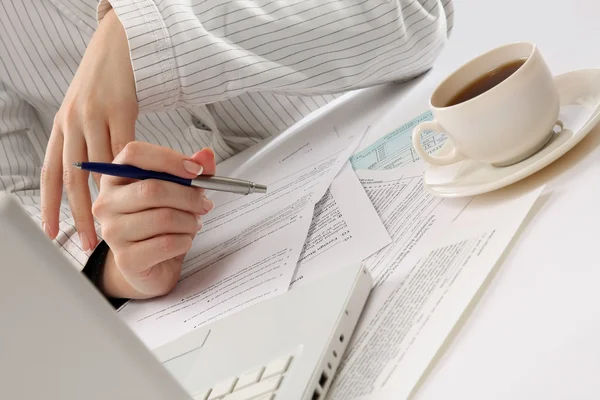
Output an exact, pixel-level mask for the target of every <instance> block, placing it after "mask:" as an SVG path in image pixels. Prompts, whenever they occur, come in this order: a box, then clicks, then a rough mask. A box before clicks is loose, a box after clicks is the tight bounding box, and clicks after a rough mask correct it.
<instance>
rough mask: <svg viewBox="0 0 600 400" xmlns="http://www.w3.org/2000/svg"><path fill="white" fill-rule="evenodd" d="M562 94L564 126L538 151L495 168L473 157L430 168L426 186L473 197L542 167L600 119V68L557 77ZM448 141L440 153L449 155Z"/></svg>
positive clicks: (444, 194) (442, 193) (445, 194)
mask: <svg viewBox="0 0 600 400" xmlns="http://www.w3.org/2000/svg"><path fill="white" fill-rule="evenodd" d="M554 82H555V83H556V86H557V88H558V93H559V95H560V114H559V117H558V118H559V120H560V121H562V123H563V128H562V129H561V130H560V131H559V132H556V133H555V134H554V135H553V137H552V138H551V139H550V141H549V142H548V143H547V144H546V145H545V146H544V147H543V148H542V149H541V150H539V151H538V152H537V153H535V154H534V155H532V156H531V157H529V158H527V159H526V160H523V161H521V162H519V163H517V164H513V165H510V166H507V167H493V166H491V165H489V164H485V163H481V162H479V161H474V160H462V161H459V162H457V163H454V164H451V165H447V166H433V165H430V166H428V167H427V170H426V171H425V175H424V178H423V180H424V183H425V188H426V189H427V190H428V191H429V192H430V193H432V194H434V195H436V196H439V197H464V196H474V195H478V194H482V193H486V192H491V191H493V190H497V189H500V188H502V187H505V186H508V185H510V184H512V183H515V182H517V181H519V180H521V179H523V178H526V177H527V176H529V175H531V174H533V173H535V172H537V171H539V170H541V169H542V168H544V167H546V166H547V165H549V164H550V163H552V162H554V161H556V160H557V159H558V158H560V157H561V156H562V155H563V154H565V153H566V152H567V151H569V150H571V149H572V148H573V147H574V146H575V145H576V144H577V143H579V142H580V141H581V139H583V138H584V137H585V136H586V135H587V134H588V133H589V132H590V131H591V130H592V129H593V128H594V126H595V125H596V124H597V123H598V121H599V120H600V68H594V69H582V70H576V71H571V72H567V73H565V74H561V75H557V76H555V77H554ZM449 146H450V145H449V144H448V143H446V144H445V145H444V146H442V148H440V149H439V150H438V151H437V153H438V154H439V155H444V154H448V153H449V151H451V150H450V149H449Z"/></svg>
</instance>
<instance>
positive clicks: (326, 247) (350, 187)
mask: <svg viewBox="0 0 600 400" xmlns="http://www.w3.org/2000/svg"><path fill="white" fill-rule="evenodd" d="M390 243H391V238H390V235H389V234H388V232H387V230H386V228H385V226H384V225H383V223H382V221H381V220H380V218H379V216H378V215H377V212H376V211H375V208H373V204H371V201H370V200H369V198H368V197H367V194H366V193H365V190H364V189H363V187H362V186H361V184H360V182H359V180H358V178H357V176H356V174H355V173H354V171H353V170H352V167H351V165H350V163H346V165H345V166H344V168H343V169H342V171H341V172H340V174H339V175H338V176H337V177H336V178H335V179H334V181H333V182H332V183H331V186H330V187H329V189H328V190H327V192H326V193H325V195H324V196H323V198H322V199H321V200H320V201H319V202H318V203H317V205H316V206H315V213H314V216H313V219H312V222H311V225H310V229H309V232H308V237H307V239H306V242H305V243H304V248H303V249H302V254H301V255H300V258H299V262H298V265H297V270H296V273H295V274H294V278H293V280H292V285H297V284H299V283H300V282H302V283H304V282H307V281H310V280H313V279H316V278H319V277H320V276H322V275H323V274H324V273H327V272H328V271H329V270H330V268H328V267H335V266H343V265H347V264H350V263H353V262H357V261H361V260H364V259H366V258H367V257H369V256H371V255H372V254H373V253H375V252H377V251H378V250H380V249H382V248H383V247H385V246H387V245H388V244H390Z"/></svg>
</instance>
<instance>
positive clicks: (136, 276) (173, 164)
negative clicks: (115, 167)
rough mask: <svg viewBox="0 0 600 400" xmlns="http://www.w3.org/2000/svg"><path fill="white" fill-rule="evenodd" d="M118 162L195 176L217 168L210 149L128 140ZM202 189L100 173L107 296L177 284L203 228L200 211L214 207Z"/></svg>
mask: <svg viewBox="0 0 600 400" xmlns="http://www.w3.org/2000/svg"><path fill="white" fill-rule="evenodd" d="M114 162H115V163H117V164H129V165H134V166H136V167H139V168H143V169H149V170H153V171H159V172H166V173H169V174H173V175H177V176H180V177H182V178H194V177H195V176H197V175H198V172H199V171H202V170H204V173H203V174H205V175H213V174H214V173H215V158H214V153H213V152H212V151H211V150H209V149H204V150H202V151H200V152H198V153H196V154H194V155H193V156H192V157H191V158H190V157H186V156H184V155H182V154H179V153H178V152H176V151H174V150H171V149H167V148H164V147H160V146H156V145H151V144H148V143H143V142H131V143H129V144H128V145H127V146H125V148H124V149H123V151H122V152H121V153H119V155H117V157H116V158H115V161H114ZM213 206H214V205H213V203H212V202H211V201H210V200H208V199H207V198H206V196H205V195H204V190H203V189H200V188H195V187H187V186H182V185H179V184H176V183H172V182H165V181H160V180H154V179H148V180H141V181H136V180H130V179H125V178H118V177H113V176H108V175H104V176H102V182H101V186H100V194H99V196H98V199H97V200H96V201H95V202H94V207H93V212H94V215H95V216H96V218H97V219H98V221H99V222H100V225H101V227H102V237H103V239H104V240H105V241H106V243H107V244H108V246H109V247H110V252H109V254H108V258H107V260H106V264H105V267H104V274H103V276H102V278H101V280H100V290H101V291H102V292H104V293H105V294H106V295H107V296H109V297H116V298H136V299H140V298H149V297H155V296H160V295H163V294H166V293H168V292H169V291H171V290H172V289H173V287H174V286H175V285H176V283H177V281H178V279H179V275H180V272H181V263H182V262H183V259H184V256H185V254H186V253H187V251H188V250H189V249H190V247H191V246H192V240H193V238H194V237H195V236H196V234H197V232H198V230H200V228H201V227H202V224H201V222H200V216H201V215H204V214H206V213H207V212H209V211H210V210H211V209H212V208H213Z"/></svg>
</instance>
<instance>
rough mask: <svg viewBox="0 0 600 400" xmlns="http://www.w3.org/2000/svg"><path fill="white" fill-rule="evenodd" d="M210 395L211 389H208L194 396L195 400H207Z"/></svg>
mask: <svg viewBox="0 0 600 400" xmlns="http://www.w3.org/2000/svg"><path fill="white" fill-rule="evenodd" d="M209 394H210V389H206V390H205V391H204V392H200V393H198V394H195V395H194V396H192V397H193V398H194V400H206V399H207V398H208V395H209Z"/></svg>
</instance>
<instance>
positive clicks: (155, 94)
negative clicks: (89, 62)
mask: <svg viewBox="0 0 600 400" xmlns="http://www.w3.org/2000/svg"><path fill="white" fill-rule="evenodd" d="M111 3H112V5H113V6H114V8H115V11H116V13H117V15H118V17H119V19H120V21H121V22H122V23H123V25H124V27H125V29H126V31H127V35H128V38H129V44H130V50H131V58H132V64H133V68H134V71H135V75H136V85H137V86H136V90H137V94H138V101H139V103H140V109H141V110H158V109H166V108H171V107H175V106H177V105H193V104H208V103H214V102H218V101H221V100H224V99H227V98H231V97H234V96H237V95H239V94H241V93H244V92H248V91H256V92H259V91H275V92H279V93H286V94H290V95H312V94H325V93H339V92H342V91H346V90H350V89H355V88H359V87H364V86H370V85H374V84H378V83H382V82H387V81H396V80H402V79H405V78H408V77H411V76H415V75H418V74H420V73H422V72H424V71H425V70H427V69H429V68H430V67H431V65H432V64H433V62H434V60H435V58H436V57H437V55H438V53H439V52H440V50H441V48H442V46H443V44H444V43H445V41H446V39H447V37H448V34H449V32H450V30H451V27H452V21H453V18H452V14H453V12H452V3H451V0H445V2H442V1H438V0H429V1H415V0H395V1H384V0H354V1H350V0H338V1H331V0H329V1H317V0H314V1H313V0H308V1H307V0H304V1H290V2H288V3H287V4H286V5H285V6H281V5H278V4H277V5H275V4H273V3H267V4H266V5H264V6H261V5H257V4H252V3H249V2H248V1H244V2H241V1H240V2H238V1H228V2H223V1H221V0H207V1H203V2H196V3H198V4H196V5H195V6H194V7H192V6H191V5H190V3H192V2H185V1H180V0H163V1H161V2H155V1H153V0H113V1H111ZM109 7H110V3H109V0H102V1H101V4H100V8H99V10H100V12H99V18H102V16H103V15H104V12H105V10H106V9H107V8H109Z"/></svg>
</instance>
